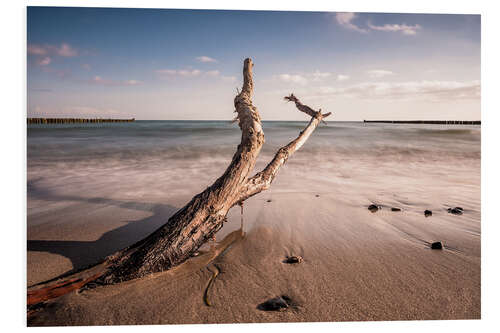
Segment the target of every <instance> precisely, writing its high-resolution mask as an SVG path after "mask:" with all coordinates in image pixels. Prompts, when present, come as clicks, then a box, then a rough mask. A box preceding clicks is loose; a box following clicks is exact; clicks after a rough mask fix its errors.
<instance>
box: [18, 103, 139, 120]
mask: <svg viewBox="0 0 500 333" xmlns="http://www.w3.org/2000/svg"><path fill="white" fill-rule="evenodd" d="M28 114H29V116H31V117H81V118H132V117H133V116H132V115H130V114H126V113H123V112H121V111H119V110H116V109H111V108H100V107H91V106H64V107H59V108H52V107H42V106H40V105H36V106H34V107H30V108H29V110H28Z"/></svg>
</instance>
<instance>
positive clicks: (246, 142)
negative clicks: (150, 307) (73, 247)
mask: <svg viewBox="0 0 500 333" xmlns="http://www.w3.org/2000/svg"><path fill="white" fill-rule="evenodd" d="M252 67H253V63H252V60H251V59H245V61H244V66H243V79H244V83H243V88H242V91H241V92H240V93H239V94H238V95H237V96H236V97H235V99H234V105H235V108H236V111H235V112H236V113H237V117H236V120H237V121H238V124H239V127H240V129H241V132H242V133H241V143H240V144H239V145H238V148H237V150H236V153H235V154H234V156H233V159H232V161H231V164H230V165H229V166H228V168H227V169H226V171H225V172H224V174H223V175H222V176H221V177H220V178H218V179H217V180H216V181H215V182H214V183H213V185H211V186H210V187H208V188H207V189H205V190H204V191H203V192H201V193H199V194H197V195H196V196H194V197H193V199H191V201H190V202H189V203H188V204H187V205H186V206H184V207H183V208H181V209H180V210H179V211H178V212H177V213H175V214H174V215H173V216H172V217H170V218H169V220H168V221H167V223H166V224H164V225H163V226H162V227H160V228H159V229H157V230H156V231H155V232H153V233H152V234H151V235H149V236H148V237H146V238H144V239H143V240H141V241H139V242H137V243H135V244H133V245H131V246H129V247H128V248H126V249H124V250H121V251H118V252H117V253H115V254H113V255H111V256H109V257H108V258H106V259H105V261H104V263H103V265H102V266H101V267H104V271H103V272H102V274H99V277H98V279H97V280H98V281H99V282H101V283H104V284H112V283H117V282H121V281H126V280H131V279H135V278H140V277H143V276H145V275H147V274H151V273H155V272H160V271H164V270H168V269H170V268H172V267H174V266H176V265H178V264H180V263H182V262H183V261H185V260H186V259H187V258H189V256H190V255H191V254H192V253H193V252H194V251H196V250H197V249H198V248H199V247H200V246H201V245H202V244H203V243H205V242H206V241H207V240H209V239H211V238H212V237H213V236H214V235H215V233H216V232H217V231H218V230H219V229H220V228H222V226H223V224H224V222H225V221H226V215H227V213H228V211H229V209H231V207H233V206H234V205H236V204H243V201H244V200H246V199H247V198H249V197H251V196H253V195H255V194H257V193H259V192H261V191H263V190H266V189H267V188H269V186H270V185H271V182H272V181H273V179H274V177H275V176H276V174H277V172H278V170H279V168H280V167H281V166H282V165H283V164H284V163H285V162H286V160H287V159H288V158H289V157H290V156H291V155H292V154H293V153H294V152H295V151H296V150H298V149H299V148H300V147H301V146H302V145H303V144H304V143H305V142H306V140H307V139H308V138H309V136H310V135H311V134H312V132H313V131H314V130H315V129H316V127H317V126H318V124H319V122H321V121H322V119H323V118H324V117H326V116H328V115H330V113H328V114H325V115H323V114H321V110H320V111H314V110H312V109H311V108H310V107H308V106H306V105H303V104H302V103H301V102H300V101H299V100H298V99H297V98H296V97H295V96H294V95H293V94H292V95H290V96H289V97H286V99H288V100H290V101H294V102H295V105H296V106H297V108H298V109H299V110H300V111H303V112H305V113H306V114H308V115H310V116H311V117H312V118H311V121H310V122H309V124H308V125H307V126H306V128H305V129H304V130H303V131H302V132H301V133H300V135H299V136H298V137H297V138H296V139H295V140H293V141H292V142H290V143H289V144H288V145H286V146H284V147H282V148H280V149H279V150H278V152H277V153H276V155H275V156H274V158H273V160H272V161H271V162H270V163H269V164H268V165H267V166H266V168H265V169H264V170H262V171H261V172H259V173H257V174H256V175H254V176H253V177H249V174H250V172H252V170H253V168H254V166H255V162H256V160H257V156H258V155H259V152H260V150H261V147H262V145H263V144H264V132H263V130H262V124H261V120H260V116H259V113H258V111H257V108H256V107H255V106H253V104H252V100H251V97H252V93H253V80H252Z"/></svg>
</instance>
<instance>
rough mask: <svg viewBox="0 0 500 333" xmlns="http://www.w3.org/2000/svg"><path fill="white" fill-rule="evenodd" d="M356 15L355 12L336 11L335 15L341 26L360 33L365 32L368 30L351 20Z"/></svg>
mask: <svg viewBox="0 0 500 333" xmlns="http://www.w3.org/2000/svg"><path fill="white" fill-rule="evenodd" d="M357 17H358V15H357V14H356V13H337V14H336V15H335V19H336V20H337V23H338V24H340V25H341V26H342V27H344V28H346V29H349V30H354V31H357V32H361V33H367V32H368V30H366V29H363V28H361V27H359V26H357V25H356V24H354V23H353V22H352V21H353V20H354V19H356V18H357Z"/></svg>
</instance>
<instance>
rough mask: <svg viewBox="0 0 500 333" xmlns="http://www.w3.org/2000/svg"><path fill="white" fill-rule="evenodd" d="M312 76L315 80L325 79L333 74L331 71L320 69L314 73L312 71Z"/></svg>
mask: <svg viewBox="0 0 500 333" xmlns="http://www.w3.org/2000/svg"><path fill="white" fill-rule="evenodd" d="M311 76H312V77H313V81H320V80H322V79H325V78H327V77H330V76H332V73H330V72H320V71H318V70H317V71H315V72H314V73H312V75H311Z"/></svg>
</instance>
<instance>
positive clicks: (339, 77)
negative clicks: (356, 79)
mask: <svg viewBox="0 0 500 333" xmlns="http://www.w3.org/2000/svg"><path fill="white" fill-rule="evenodd" d="M349 79H350V76H349V75H344V74H339V75H337V81H347V80H349Z"/></svg>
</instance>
